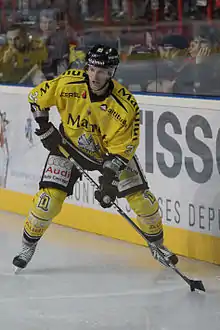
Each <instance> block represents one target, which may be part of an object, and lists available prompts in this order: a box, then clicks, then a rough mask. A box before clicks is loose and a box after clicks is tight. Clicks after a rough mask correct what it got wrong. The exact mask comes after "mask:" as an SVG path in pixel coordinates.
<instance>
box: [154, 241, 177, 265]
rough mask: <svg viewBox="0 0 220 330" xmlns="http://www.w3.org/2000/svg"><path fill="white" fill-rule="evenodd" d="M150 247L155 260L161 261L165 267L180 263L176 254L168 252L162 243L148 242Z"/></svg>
mask: <svg viewBox="0 0 220 330" xmlns="http://www.w3.org/2000/svg"><path fill="white" fill-rule="evenodd" d="M148 246H149V248H150V251H151V253H152V256H153V257H154V259H156V260H157V261H159V262H160V263H161V264H162V265H163V266H166V267H167V266H168V265H167V263H168V264H170V263H172V264H173V265H176V264H177V263H178V257H177V256H176V254H175V253H173V252H171V251H170V250H168V249H167V248H166V247H165V246H164V245H163V243H162V242H148ZM166 262H167V263H166Z"/></svg>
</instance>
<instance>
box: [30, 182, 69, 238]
mask: <svg viewBox="0 0 220 330" xmlns="http://www.w3.org/2000/svg"><path fill="white" fill-rule="evenodd" d="M66 195H67V194H66V193H65V192H63V191H61V190H58V189H54V188H44V189H40V190H39V191H38V192H37V194H36V195H35V196H34V199H33V205H32V209H31V211H30V212H29V214H28V216H27V218H26V219H25V224H24V237H25V239H26V240H28V241H32V242H33V241H38V240H39V239H40V238H41V236H42V235H43V234H44V232H45V231H46V229H47V228H48V227H49V225H50V223H51V222H52V219H53V218H54V217H55V216H56V215H58V214H59V212H60V211H61V208H62V205H63V202H64V200H65V198H66Z"/></svg>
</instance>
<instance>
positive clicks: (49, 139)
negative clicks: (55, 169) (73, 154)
mask: <svg viewBox="0 0 220 330" xmlns="http://www.w3.org/2000/svg"><path fill="white" fill-rule="evenodd" d="M35 134H36V135H37V136H39V138H40V139H41V142H42V144H43V146H44V148H46V149H47V150H49V151H57V150H58V148H57V146H58V145H59V144H60V143H61V142H62V137H61V135H60V133H59V131H58V130H57V129H56V127H55V126H54V125H53V124H52V123H50V122H49V123H45V124H44V125H42V126H40V128H38V129H36V130H35Z"/></svg>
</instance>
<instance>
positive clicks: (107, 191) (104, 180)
mask: <svg viewBox="0 0 220 330" xmlns="http://www.w3.org/2000/svg"><path fill="white" fill-rule="evenodd" d="M126 165H127V162H125V161H124V160H122V159H121V158H119V157H118V156H115V157H112V158H111V159H109V160H107V161H105V162H104V164H103V175H102V176H100V177H99V184H100V187H99V190H96V191H95V199H96V200H97V201H98V202H99V203H100V205H101V206H102V207H103V208H108V207H111V206H112V204H113V203H114V202H115V200H116V197H117V194H118V183H119V174H120V171H121V170H123V169H124V168H125V167H126Z"/></svg>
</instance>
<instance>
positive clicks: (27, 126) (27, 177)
mask: <svg viewBox="0 0 220 330" xmlns="http://www.w3.org/2000/svg"><path fill="white" fill-rule="evenodd" d="M28 91H29V89H28V88H25V87H7V86H1V87H0V93H1V109H0V111H1V113H4V112H5V113H6V115H5V114H4V116H1V118H2V117H4V118H3V119H2V120H1V125H2V127H3V128H2V129H1V130H2V132H3V135H4V136H3V143H1V144H0V171H1V173H0V184H1V185H2V187H3V186H5V187H4V188H2V189H1V190H0V209H2V210H7V211H12V212H16V213H20V214H24V215H25V214H26V213H27V212H28V210H29V208H30V206H31V200H32V195H33V194H34V193H35V192H36V190H37V189H38V181H39V179H40V175H41V171H42V169H43V167H44V162H45V159H46V157H47V152H46V150H44V149H43V147H42V146H41V143H40V142H39V140H38V139H37V137H35V135H34V133H33V132H34V129H35V126H34V125H35V124H34V122H33V120H32V116H31V113H30V111H29V106H28V103H27V93H28ZM42 92H46V90H45V91H42ZM136 98H137V100H138V103H139V105H140V109H141V112H142V121H141V142H140V146H139V149H138V152H137V154H138V156H139V159H140V163H141V165H142V167H143V169H144V172H145V174H146V177H147V179H148V182H149V185H150V188H151V190H152V191H153V192H154V193H155V194H156V196H157V197H158V199H159V203H160V209H161V213H162V215H163V221H164V225H165V238H166V244H167V246H169V247H170V248H172V249H173V250H174V251H175V252H177V253H179V254H181V255H185V256H189V257H192V258H196V259H200V260H206V261H210V262H213V263H217V264H220V254H219V251H220V203H219V200H220V188H219V181H220V180H219V179H220V162H219V159H220V130H219V123H220V112H219V109H218V108H219V101H218V100H211V99H205V100H204V99H195V98H172V97H159V96H143V95H136ZM54 110H55V109H51V120H52V121H53V122H55V123H56V124H58V123H59V118H58V116H57V114H56V111H54ZM97 177H98V173H94V178H95V179H97ZM119 203H120V205H121V206H122V207H123V208H124V210H126V212H127V213H128V215H129V216H131V217H132V218H134V216H135V215H134V214H133V213H132V211H131V210H130V209H129V206H128V205H127V204H126V202H125V200H120V201H119ZM54 222H56V223H59V224H62V225H65V226H70V227H73V228H77V229H80V230H86V231H90V232H94V233H98V234H101V235H106V236H110V237H114V238H118V239H122V240H126V241H130V242H133V243H137V244H144V242H143V239H142V238H140V237H139V236H138V234H137V233H136V232H135V231H134V230H133V228H131V227H130V225H129V224H127V222H126V221H125V220H124V219H123V218H121V217H120V216H119V215H117V214H116V212H115V211H114V210H107V211H105V212H103V211H102V209H101V208H100V207H99V205H98V204H97V202H96V201H95V200H94V189H93V188H92V187H91V186H90V184H89V183H88V182H86V180H83V181H81V182H77V184H76V185H75V187H74V192H73V196H72V197H71V198H69V199H68V200H67V201H66V203H65V205H64V207H63V210H62V212H61V214H60V215H59V216H58V217H57V218H56V219H55V220H54Z"/></svg>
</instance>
